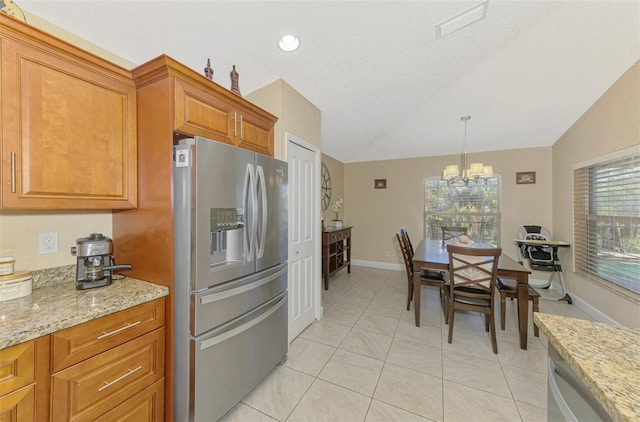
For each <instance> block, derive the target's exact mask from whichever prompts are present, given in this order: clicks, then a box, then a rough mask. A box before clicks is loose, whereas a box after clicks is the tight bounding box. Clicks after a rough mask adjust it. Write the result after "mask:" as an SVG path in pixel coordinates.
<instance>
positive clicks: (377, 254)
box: [344, 147, 552, 266]
mask: <svg viewBox="0 0 640 422" xmlns="http://www.w3.org/2000/svg"><path fill="white" fill-rule="evenodd" d="M470 158H471V159H472V160H473V161H474V162H475V161H481V162H484V163H485V164H491V165H493V169H494V172H495V173H496V174H500V175H501V176H502V187H501V192H502V198H501V199H502V200H501V202H502V205H501V213H502V224H501V227H502V231H501V236H500V242H501V246H502V248H503V249H504V251H505V253H506V254H507V255H509V256H511V257H513V258H516V257H517V251H516V249H515V246H514V245H513V239H515V236H516V231H517V229H518V227H520V226H522V225H523V224H540V225H543V226H546V227H549V228H550V227H551V225H552V211H551V210H552V181H551V148H550V147H547V148H528V149H516V150H505V151H493V152H484V153H473V154H470ZM459 161H460V155H453V156H439V157H422V158H412V159H403V160H386V161H370V162H362V163H348V164H345V170H344V180H345V182H344V185H345V187H344V190H345V196H344V198H345V222H346V223H347V224H353V226H354V228H353V238H352V244H353V259H356V260H363V261H371V262H378V263H387V264H396V265H398V266H399V265H401V264H402V256H401V255H400V251H399V249H398V245H397V240H396V238H395V233H396V232H397V231H398V230H400V227H402V226H407V228H408V230H409V234H410V235H411V237H412V239H415V240H414V242H416V243H417V240H419V239H421V238H422V233H423V222H422V221H423V209H424V207H423V201H424V189H423V180H424V178H425V177H439V176H440V175H441V174H442V169H443V168H444V166H445V165H447V164H452V163H458V162H459ZM518 171H535V172H536V175H537V181H536V183H535V184H531V185H517V184H516V182H515V173H516V172H518ZM374 179H387V189H374V187H373V183H374ZM387 251H388V256H387Z"/></svg>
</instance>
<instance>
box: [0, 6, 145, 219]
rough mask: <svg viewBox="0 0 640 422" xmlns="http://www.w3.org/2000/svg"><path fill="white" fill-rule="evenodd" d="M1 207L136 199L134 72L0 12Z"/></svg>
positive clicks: (119, 204) (122, 203)
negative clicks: (0, 105)
mask: <svg viewBox="0 0 640 422" xmlns="http://www.w3.org/2000/svg"><path fill="white" fill-rule="evenodd" d="M0 37H1V39H0V41H1V49H2V50H1V53H0V54H1V56H0V57H1V60H2V63H1V68H0V70H1V73H0V75H1V80H0V88H1V92H2V94H1V95H2V108H1V114H2V133H1V136H2V138H1V142H2V188H1V190H2V195H1V201H2V202H1V205H2V207H3V208H49V209H125V208H135V207H136V204H137V178H136V177H137V146H136V91H135V85H134V83H133V79H132V77H131V72H129V71H127V70H126V69H123V68H121V67H119V66H116V65H114V64H112V63H109V62H108V61H106V60H103V59H100V58H98V57H96V56H94V55H92V54H90V53H87V52H85V51H83V50H81V49H78V48H76V47H74V46H72V45H70V44H68V43H66V42H64V41H61V40H59V39H57V38H55V37H52V36H50V35H47V34H45V33H44V32H41V31H39V30H37V29H35V28H32V27H30V26H29V25H26V24H23V23H20V22H18V21H16V20H15V19H11V18H8V17H4V16H3V15H0Z"/></svg>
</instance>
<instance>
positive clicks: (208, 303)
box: [191, 264, 287, 336]
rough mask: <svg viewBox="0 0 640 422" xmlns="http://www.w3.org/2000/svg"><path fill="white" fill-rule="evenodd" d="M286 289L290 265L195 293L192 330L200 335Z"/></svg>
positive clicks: (195, 334)
mask: <svg viewBox="0 0 640 422" xmlns="http://www.w3.org/2000/svg"><path fill="white" fill-rule="evenodd" d="M285 290H287V265H286V264H283V265H280V266H277V267H274V268H271V269H269V270H266V271H263V272H261V273H257V274H253V275H251V276H249V277H245V278H241V279H239V280H234V281H231V282H228V283H225V284H221V285H218V286H215V287H213V288H210V289H207V290H205V291H203V292H200V293H196V294H194V295H193V296H192V301H193V303H192V306H191V309H192V314H191V333H192V334H193V335H194V336H198V335H200V334H202V333H204V332H205V331H208V330H211V329H213V328H215V327H217V326H219V325H221V324H224V323H225V322H227V321H230V320H232V319H234V318H237V317H239V316H240V315H242V314H245V313H247V312H249V311H250V310H252V309H254V308H256V307H258V306H260V305H262V304H263V303H265V302H267V301H269V300H270V299H272V298H274V297H276V296H278V295H279V294H280V293H282V292H284V291H285Z"/></svg>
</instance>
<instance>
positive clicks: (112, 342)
mask: <svg viewBox="0 0 640 422" xmlns="http://www.w3.org/2000/svg"><path fill="white" fill-rule="evenodd" d="M162 326H164V298H163V299H157V300H154V301H151V302H147V303H143V304H142V305H138V306H135V307H133V308H129V309H126V310H124V311H120V312H117V313H115V314H111V315H107V316H104V317H102V318H98V319H94V320H92V321H89V322H86V323H84V324H81V325H77V326H75V327H71V328H67V329H65V330H61V331H58V332H56V333H54V334H52V335H51V344H52V369H51V371H52V372H58V371H60V370H62V369H64V368H68V367H69V366H71V365H73V364H75V363H78V362H81V361H83V360H84V359H87V358H90V357H92V356H95V355H97V354H99V353H101V352H103V351H105V350H109V349H111V348H113V347H116V346H118V345H120V344H123V343H125V342H127V341H129V340H131V339H133V338H136V337H138V336H140V335H142V334H144V333H147V332H149V331H152V330H155V329H156V328H159V327H162Z"/></svg>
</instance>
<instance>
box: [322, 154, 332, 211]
mask: <svg viewBox="0 0 640 422" xmlns="http://www.w3.org/2000/svg"><path fill="white" fill-rule="evenodd" d="M320 198H321V199H320V201H321V204H322V211H323V212H324V211H326V210H327V209H328V208H329V204H330V203H331V174H329V168H328V167H327V166H326V164H325V163H322V168H321V170H320Z"/></svg>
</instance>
